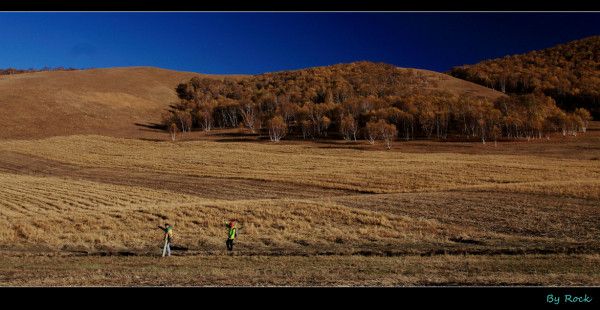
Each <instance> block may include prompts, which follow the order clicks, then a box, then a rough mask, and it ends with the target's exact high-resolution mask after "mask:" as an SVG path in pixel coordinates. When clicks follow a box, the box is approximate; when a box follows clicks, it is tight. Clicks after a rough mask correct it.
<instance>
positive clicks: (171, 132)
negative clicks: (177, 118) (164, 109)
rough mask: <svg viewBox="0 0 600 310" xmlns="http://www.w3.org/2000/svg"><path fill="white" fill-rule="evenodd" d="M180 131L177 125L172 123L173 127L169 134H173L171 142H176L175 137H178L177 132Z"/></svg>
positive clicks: (171, 126)
mask: <svg viewBox="0 0 600 310" xmlns="http://www.w3.org/2000/svg"><path fill="white" fill-rule="evenodd" d="M178 131H179V128H178V127H177V124H176V123H174V122H173V123H171V125H170V126H169V133H170V134H171V141H175V137H176V136H177V132H178Z"/></svg>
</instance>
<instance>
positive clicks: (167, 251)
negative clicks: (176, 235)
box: [158, 223, 173, 256]
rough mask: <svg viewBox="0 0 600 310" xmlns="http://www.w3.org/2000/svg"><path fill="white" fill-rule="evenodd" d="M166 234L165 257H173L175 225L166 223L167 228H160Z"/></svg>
mask: <svg viewBox="0 0 600 310" xmlns="http://www.w3.org/2000/svg"><path fill="white" fill-rule="evenodd" d="M158 228H160V229H162V231H163V232H164V233H165V235H164V236H165V247H164V248H163V256H165V254H168V256H171V242H173V225H171V224H169V223H166V224H165V227H162V226H158Z"/></svg>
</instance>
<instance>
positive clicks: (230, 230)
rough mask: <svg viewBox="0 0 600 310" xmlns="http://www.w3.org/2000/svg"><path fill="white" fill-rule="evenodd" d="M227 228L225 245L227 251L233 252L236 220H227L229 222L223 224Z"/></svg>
mask: <svg viewBox="0 0 600 310" xmlns="http://www.w3.org/2000/svg"><path fill="white" fill-rule="evenodd" d="M224 223H225V225H226V227H227V241H225V244H226V245H227V251H233V240H234V239H235V237H237V227H236V224H237V220H229V222H227V221H225V222H224Z"/></svg>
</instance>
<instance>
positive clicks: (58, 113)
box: [0, 67, 239, 138]
mask: <svg viewBox="0 0 600 310" xmlns="http://www.w3.org/2000/svg"><path fill="white" fill-rule="evenodd" d="M197 75H200V74H197V73H192V72H178V71H172V70H165V69H159V68H153V67H126V68H110V69H91V70H81V71H56V72H37V73H26V74H17V75H11V76H1V77H0V125H1V126H2V128H3V129H4V130H2V131H1V132H0V138H7V137H10V138H36V137H48V136H55V135H70V134H76V133H86V134H90V133H94V134H106V135H112V136H121V137H124V136H139V135H141V134H142V133H143V131H142V130H141V129H144V127H140V126H136V125H135V124H136V123H140V124H151V123H153V122H158V121H159V120H160V113H161V111H163V110H164V109H165V107H167V106H168V104H169V103H171V102H174V101H176V100H177V96H176V94H175V90H174V88H175V86H176V85H177V84H178V83H180V82H182V81H185V80H188V79H190V78H191V77H193V76H197ZM205 76H207V75H205ZM208 77H214V78H222V77H223V76H216V75H215V76H208ZM233 77H239V76H233Z"/></svg>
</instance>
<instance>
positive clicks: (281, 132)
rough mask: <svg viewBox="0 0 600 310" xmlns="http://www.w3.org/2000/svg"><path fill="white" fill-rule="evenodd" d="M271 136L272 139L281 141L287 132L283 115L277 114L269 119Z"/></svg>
mask: <svg viewBox="0 0 600 310" xmlns="http://www.w3.org/2000/svg"><path fill="white" fill-rule="evenodd" d="M268 127H269V138H270V139H271V141H274V142H279V140H281V138H283V137H284V136H285V135H286V133H287V125H286V124H285V121H284V120H283V117H282V116H281V115H277V116H275V117H273V118H272V119H270V120H269V122H268Z"/></svg>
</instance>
